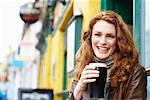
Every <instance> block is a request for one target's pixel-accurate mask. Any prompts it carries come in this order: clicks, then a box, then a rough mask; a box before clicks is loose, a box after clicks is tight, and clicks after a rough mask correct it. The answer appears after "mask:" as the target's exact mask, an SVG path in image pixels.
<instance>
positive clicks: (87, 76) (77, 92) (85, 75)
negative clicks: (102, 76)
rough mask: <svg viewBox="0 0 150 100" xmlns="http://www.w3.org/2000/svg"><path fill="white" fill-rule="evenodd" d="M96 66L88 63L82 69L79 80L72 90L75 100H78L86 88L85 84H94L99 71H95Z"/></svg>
mask: <svg viewBox="0 0 150 100" xmlns="http://www.w3.org/2000/svg"><path fill="white" fill-rule="evenodd" d="M96 64H97V63H90V64H89V65H86V66H85V68H84V69H83V71H82V73H81V77H80V80H79V81H78V83H77V85H76V87H75V89H74V97H75V99H76V100H80V98H81V96H82V93H83V91H84V90H86V88H87V84H88V83H91V82H95V81H96V78H97V77H99V71H98V70H96V69H95V66H96Z"/></svg>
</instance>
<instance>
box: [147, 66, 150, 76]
mask: <svg viewBox="0 0 150 100" xmlns="http://www.w3.org/2000/svg"><path fill="white" fill-rule="evenodd" d="M146 74H147V76H150V67H148V68H146Z"/></svg>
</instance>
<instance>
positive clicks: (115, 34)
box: [94, 31, 116, 35]
mask: <svg viewBox="0 0 150 100" xmlns="http://www.w3.org/2000/svg"><path fill="white" fill-rule="evenodd" d="M94 33H102V32H99V31H95V32H94ZM106 34H109V35H116V33H106Z"/></svg>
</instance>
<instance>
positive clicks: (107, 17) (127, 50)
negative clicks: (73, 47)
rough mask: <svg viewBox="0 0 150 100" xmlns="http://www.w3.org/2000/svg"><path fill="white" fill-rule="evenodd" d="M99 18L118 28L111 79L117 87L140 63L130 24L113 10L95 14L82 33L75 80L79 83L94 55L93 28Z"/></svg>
mask: <svg viewBox="0 0 150 100" xmlns="http://www.w3.org/2000/svg"><path fill="white" fill-rule="evenodd" d="M99 20H104V21H107V22H108V23H110V24H113V25H114V26H115V29H116V40H117V42H116V43H117V44H116V45H117V46H116V48H115V50H114V53H113V55H112V56H113V59H114V65H113V66H112V68H111V72H110V79H111V87H117V86H118V85H119V83H120V82H124V81H126V80H127V78H128V77H129V74H130V73H131V70H132V68H133V66H134V65H135V64H138V63H139V57H138V52H137V49H136V46H135V43H134V40H133V37H132V34H131V32H130V31H129V29H128V26H127V25H126V24H125V22H124V21H123V19H122V18H121V16H120V15H118V14H117V13H115V12H113V11H102V12H100V13H99V14H97V15H96V16H94V17H93V18H92V19H91V20H90V22H89V26H88V29H87V31H86V32H84V33H83V34H82V40H83V42H82V44H81V46H80V48H79V50H78V52H77V54H76V66H77V68H76V71H75V75H74V82H75V83H77V82H78V80H79V78H80V76H81V73H82V71H83V69H84V67H85V65H87V64H88V63H90V61H91V58H92V56H93V50H92V47H91V35H92V29H93V26H94V25H95V23H96V22H98V21H99Z"/></svg>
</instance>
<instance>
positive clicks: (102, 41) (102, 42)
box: [100, 36, 107, 45]
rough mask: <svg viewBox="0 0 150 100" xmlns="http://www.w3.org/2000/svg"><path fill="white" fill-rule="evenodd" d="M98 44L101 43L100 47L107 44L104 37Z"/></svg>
mask: <svg viewBox="0 0 150 100" xmlns="http://www.w3.org/2000/svg"><path fill="white" fill-rule="evenodd" d="M100 43H101V44H102V45H105V44H106V43H107V41H106V37H105V36H102V37H101V39H100Z"/></svg>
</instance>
